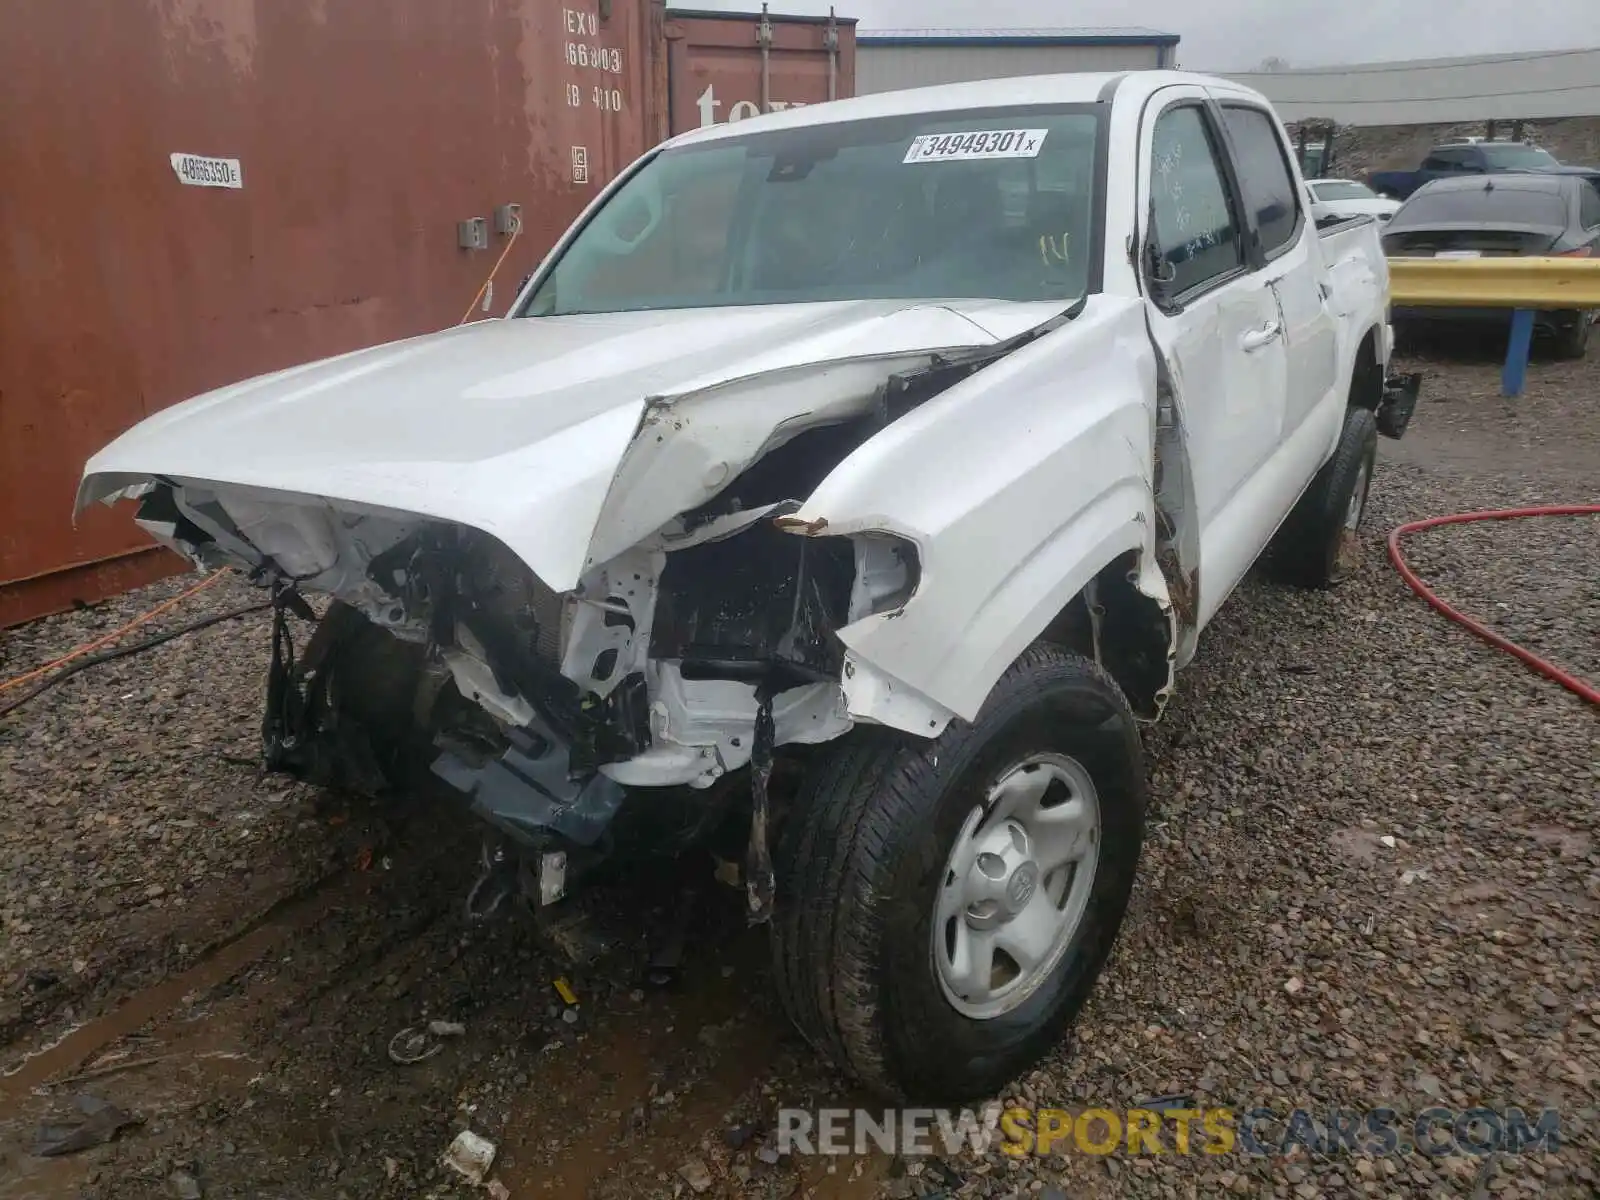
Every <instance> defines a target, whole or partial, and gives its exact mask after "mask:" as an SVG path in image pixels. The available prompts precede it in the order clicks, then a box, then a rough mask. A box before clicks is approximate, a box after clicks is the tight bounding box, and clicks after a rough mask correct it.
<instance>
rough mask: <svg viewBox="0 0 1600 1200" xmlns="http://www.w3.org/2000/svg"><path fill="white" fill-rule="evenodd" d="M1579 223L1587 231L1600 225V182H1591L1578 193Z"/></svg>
mask: <svg viewBox="0 0 1600 1200" xmlns="http://www.w3.org/2000/svg"><path fill="white" fill-rule="evenodd" d="M1578 221H1579V223H1580V224H1582V226H1583V227H1584V228H1585V229H1593V228H1595V227H1596V226H1597V225H1600V182H1596V181H1594V180H1590V181H1589V183H1588V185H1587V186H1585V187H1583V188H1581V189H1579V192H1578Z"/></svg>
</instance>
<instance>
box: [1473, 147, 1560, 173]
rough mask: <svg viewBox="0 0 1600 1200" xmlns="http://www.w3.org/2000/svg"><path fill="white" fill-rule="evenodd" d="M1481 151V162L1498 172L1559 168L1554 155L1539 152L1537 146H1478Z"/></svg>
mask: <svg viewBox="0 0 1600 1200" xmlns="http://www.w3.org/2000/svg"><path fill="white" fill-rule="evenodd" d="M1479 149H1481V150H1482V151H1483V161H1484V162H1485V163H1487V164H1488V165H1489V166H1491V167H1495V168H1497V169H1499V170H1502V171H1504V170H1511V169H1518V170H1520V169H1525V168H1529V167H1531V168H1534V169H1535V170H1537V169H1538V168H1540V167H1559V166H1560V165H1561V163H1560V162H1559V161H1557V159H1556V157H1555V155H1553V154H1551V153H1550V152H1549V151H1548V150H1541V149H1539V147H1537V146H1525V145H1523V144H1522V143H1520V142H1506V143H1502V144H1500V145H1494V146H1480V147H1479Z"/></svg>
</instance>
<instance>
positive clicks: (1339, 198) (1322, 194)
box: [1306, 179, 1400, 221]
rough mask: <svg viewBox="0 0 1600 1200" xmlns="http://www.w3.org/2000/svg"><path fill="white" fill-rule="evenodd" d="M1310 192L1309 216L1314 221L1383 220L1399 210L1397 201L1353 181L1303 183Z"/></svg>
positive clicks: (1336, 180) (1311, 181)
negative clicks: (1345, 219)
mask: <svg viewBox="0 0 1600 1200" xmlns="http://www.w3.org/2000/svg"><path fill="white" fill-rule="evenodd" d="M1306 190H1307V191H1308V192H1310V193H1311V215H1312V217H1313V218H1314V219H1315V220H1318V221H1324V220H1327V219H1329V218H1330V217H1331V218H1338V219H1343V218H1345V217H1376V218H1377V219H1378V220H1380V221H1387V220H1388V219H1389V218H1390V217H1392V216H1394V214H1395V213H1397V212H1399V211H1400V201H1398V200H1388V199H1385V198H1384V197H1382V196H1380V195H1378V193H1377V192H1375V191H1373V190H1372V189H1371V188H1369V187H1368V186H1367V185H1366V184H1364V183H1362V182H1360V181H1359V180H1355V179H1312V180H1309V181H1308V182H1307V183H1306Z"/></svg>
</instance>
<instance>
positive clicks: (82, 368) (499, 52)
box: [0, 0, 665, 624]
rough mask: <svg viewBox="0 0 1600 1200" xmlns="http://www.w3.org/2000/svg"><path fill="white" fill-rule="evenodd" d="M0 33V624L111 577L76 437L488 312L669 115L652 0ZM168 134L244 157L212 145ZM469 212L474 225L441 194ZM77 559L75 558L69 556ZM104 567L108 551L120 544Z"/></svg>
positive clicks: (121, 537)
mask: <svg viewBox="0 0 1600 1200" xmlns="http://www.w3.org/2000/svg"><path fill="white" fill-rule="evenodd" d="M25 11H26V14H27V15H26V17H25V18H24V17H22V16H18V15H14V16H13V18H12V19H11V20H9V21H8V22H7V27H6V35H5V37H4V39H0V111H3V112H4V113H5V118H4V121H3V122H0V179H3V180H4V181H5V182H4V185H3V186H0V270H3V271H4V279H5V287H4V289H3V292H0V624H8V623H12V622H15V621H16V620H19V619H24V618H26V617H29V616H33V615H37V614H38V613H40V612H44V611H51V610H54V609H59V608H61V607H64V606H65V605H66V604H68V603H70V602H71V601H72V600H74V599H81V600H88V599H94V598H98V597H99V596H103V595H105V594H108V592H110V591H112V590H115V589H116V587H117V586H119V585H122V584H126V583H127V582H129V580H130V579H131V577H132V574H138V573H139V571H141V570H142V571H144V573H146V574H149V573H150V571H151V570H153V569H158V567H159V566H160V565H161V564H157V563H156V560H155V559H154V558H153V556H152V557H151V558H150V559H148V560H147V565H146V566H144V567H140V568H138V569H137V570H133V571H132V574H130V572H129V570H128V569H125V570H124V571H123V573H122V575H121V577H117V576H116V575H115V573H114V572H111V571H109V570H108V569H106V568H104V567H100V566H96V565H94V564H96V563H98V562H103V561H104V560H107V559H109V558H115V557H118V556H121V557H123V558H124V559H126V558H127V556H129V555H130V554H140V553H142V552H144V551H145V550H146V548H147V547H148V541H147V540H146V539H145V538H144V536H143V535H142V534H141V533H140V532H139V531H138V530H137V529H136V528H135V527H134V526H133V524H132V522H131V521H130V520H129V519H128V514H127V513H126V512H125V511H121V512H115V513H113V512H107V511H105V510H103V509H99V508H97V509H96V511H94V512H92V513H89V514H86V515H85V517H84V520H83V522H82V525H81V527H80V528H78V529H76V530H74V529H73V528H71V524H70V518H71V506H72V500H73V494H74V489H75V487H76V484H77V479H78V473H79V471H80V469H81V467H82V465H83V462H84V460H85V458H86V457H87V456H88V455H89V454H91V453H92V452H93V451H95V450H96V449H98V448H99V447H100V446H101V445H103V444H104V443H105V442H107V441H109V440H110V439H111V438H112V437H114V436H115V435H117V434H118V433H120V432H121V431H123V430H124V429H126V428H127V427H128V426H130V425H132V424H134V423H135V422H136V421H138V420H139V419H140V418H142V417H144V416H146V415H148V414H150V413H152V412H155V411H156V410H158V409H160V408H162V407H164V406H165V405H168V404H171V403H173V402H175V401H177V400H180V399H183V398H185V397H187V396H191V395H194V394H195V393H197V392H202V391H205V390H207V389H210V388H214V387H217V386H220V385H222V384H226V383H229V382H232V381H235V380H238V379H242V378H244V377H247V376H249V375H253V374H256V373H259V372H263V371H268V370H273V369H276V368H280V367H286V366H290V365H292V364H295V363H298V362H303V361H305V360H308V359H312V358H317V357H321V356H324V355H329V354H334V353H338V352H342V351H346V350H351V349H355V348H358V347H361V346H365V345H370V344H372V343H376V342H381V341H386V340H389V339H393V338H397V337H403V336H407V335H411V334H416V333H421V332H424V331H427V330H431V329H436V328H439V327H441V326H444V325H448V324H451V323H453V322H455V321H456V320H458V319H459V318H460V317H461V314H462V310H463V309H464V308H465V307H466V306H467V303H468V301H470V300H471V298H472V295H473V292H474V291H475V290H476V289H477V288H478V286H479V284H480V283H481V282H482V281H483V279H484V277H485V275H486V274H487V273H488V271H489V269H490V267H491V265H492V264H493V263H494V261H495V259H496V258H497V257H498V256H499V254H500V252H501V250H502V249H503V248H504V246H505V240H504V239H505V235H503V234H497V233H496V232H495V230H494V226H493V221H492V214H493V211H494V209H495V207H496V206H497V205H503V204H520V205H521V206H522V219H523V223H524V224H523V231H522V234H521V236H520V237H519V239H518V242H517V244H516V245H515V247H514V248H513V250H512V253H511V254H510V255H509V257H508V258H507V261H506V263H505V265H504V266H503V267H502V268H501V272H500V275H499V277H498V279H497V282H496V288H495V294H494V311H503V310H504V306H505V303H506V302H507V300H508V299H509V298H510V296H511V294H512V292H513V290H514V289H515V286H516V284H517V281H518V280H519V279H520V278H521V277H522V275H523V274H524V273H526V272H527V271H528V270H529V269H531V267H532V266H533V264H534V263H535V262H536V261H537V260H538V258H539V256H540V255H541V254H542V253H543V252H544V251H545V250H546V249H547V248H548V246H549V245H550V243H551V242H552V241H553V240H554V238H555V237H556V236H557V235H558V234H559V233H560V231H561V230H562V229H564V228H565V227H566V225H567V224H568V223H569V222H570V221H571V219H572V218H573V217H574V216H575V215H576V214H577V213H578V211H579V210H580V209H581V208H582V207H583V205H584V204H585V203H587V202H588V200H589V199H590V198H591V197H592V196H593V195H594V193H595V192H596V190H597V189H598V188H599V187H600V186H601V185H602V184H603V183H604V182H605V181H607V180H608V179H609V178H610V177H611V176H612V175H613V174H614V173H615V172H616V171H617V170H618V169H620V168H621V167H622V166H624V165H625V164H626V163H628V162H629V161H630V160H632V159H633V158H634V157H636V156H637V155H638V154H640V153H642V152H643V150H644V149H645V148H646V147H647V146H648V145H650V144H652V143H653V142H654V141H656V140H657V139H658V137H659V135H660V134H661V132H663V131H664V126H665V122H664V117H665V95H664V85H665V69H664V64H663V63H660V62H658V61H653V60H655V59H659V58H660V57H661V55H660V46H661V42H660V40H659V39H660V36H661V10H660V7H659V5H658V4H655V3H651V0H566V2H565V3H562V2H560V0H450V2H449V3H439V2H438V0H384V2H383V3H366V2H362V3H338V2H336V0H149V2H135V0H120V2H118V3H105V2H104V0H54V3H51V4H33V5H28V6H26V10H25ZM190 156H208V157H210V158H212V159H220V160H237V165H236V166H235V165H234V164H232V163H229V162H223V163H220V164H219V163H207V162H203V161H196V159H195V158H193V157H190ZM473 217H484V218H486V219H488V237H487V242H488V244H487V245H486V246H485V247H483V248H481V249H462V248H460V247H458V244H457V237H458V230H457V223H458V222H460V221H464V220H467V219H469V218H473ZM85 564H86V565H85ZM124 566H125V568H126V563H125V564H124Z"/></svg>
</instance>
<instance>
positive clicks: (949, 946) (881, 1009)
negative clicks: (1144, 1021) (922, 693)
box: [773, 644, 1145, 1103]
mask: <svg viewBox="0 0 1600 1200" xmlns="http://www.w3.org/2000/svg"><path fill="white" fill-rule="evenodd" d="M1144 806H1145V782H1144V764H1143V757H1142V752H1141V749H1140V744H1139V736H1138V731H1137V729H1136V727H1135V725H1134V719H1133V715H1132V713H1131V712H1130V711H1129V709H1128V704H1127V701H1126V700H1125V699H1124V698H1123V695H1122V692H1121V691H1120V689H1118V687H1117V685H1116V684H1115V683H1114V682H1113V681H1112V680H1111V679H1110V677H1109V676H1107V675H1106V673H1105V672H1104V671H1103V670H1101V669H1100V668H1099V667H1098V666H1096V665H1095V664H1094V663H1093V662H1090V661H1089V660H1087V659H1085V658H1083V657H1081V656H1079V655H1076V654H1073V653H1070V652H1068V651H1066V650H1063V649H1060V648H1057V647H1054V646H1049V645H1043V644H1040V645H1036V646H1034V647H1033V648H1031V649H1029V650H1028V651H1027V652H1026V653H1025V654H1024V655H1023V656H1022V657H1021V658H1020V659H1019V660H1018V661H1017V663H1016V664H1015V665H1013V666H1012V668H1011V669H1010V670H1009V671H1008V672H1007V673H1006V675H1005V676H1004V677H1003V678H1002V679H1001V681H1000V682H999V683H998V684H997V685H996V686H995V690H994V692H993V693H992V694H991V695H990V697H989V699H988V701H987V702H986V703H985V705H984V707H983V710H982V711H981V712H980V713H979V714H978V717H977V719H976V720H975V721H974V722H972V723H971V724H967V723H965V722H959V721H958V722H952V724H951V725H950V727H949V728H948V729H946V731H945V732H944V733H943V734H942V735H941V736H940V737H938V738H936V739H934V740H932V741H921V740H916V739H912V738H910V737H906V736H903V735H899V734H894V733H890V732H888V731H885V730H863V731H860V732H859V733H858V734H855V735H852V736H851V737H850V738H848V739H846V740H845V741H843V742H841V743H840V744H839V748H838V750H837V751H836V753H834V754H833V755H832V756H831V757H830V758H829V759H828V760H827V761H826V763H825V764H824V765H822V766H821V767H820V768H819V769H818V770H817V771H816V773H815V774H814V775H813V777H812V778H811V779H810V780H808V782H807V785H806V787H805V789H804V791H803V794H802V796H801V797H800V802H799V804H798V806H797V809H796V812H795V814H794V817H793V819H791V821H790V822H789V824H788V828H787V829H786V830H785V834H784V838H783V840H782V842H781V844H780V846H779V854H778V862H777V868H778V884H779V891H778V910H777V913H776V917H775V920H774V923H773V954H774V964H775V976H776V979H777V984H778V989H779V991H780V993H781V995H782V999H783V1002H784V1006H785V1008H786V1009H787V1011H788V1013H789V1016H790V1018H791V1019H792V1020H793V1021H794V1023H795V1025H796V1026H797V1027H798V1028H799V1029H800V1031H801V1033H803V1034H804V1035H805V1036H806V1038H807V1039H808V1040H809V1041H810V1042H811V1044H812V1045H813V1046H814V1047H816V1048H817V1049H818V1050H819V1051H820V1052H822V1053H823V1054H824V1055H825V1056H827V1057H828V1058H829V1059H831V1060H832V1061H833V1062H834V1064H835V1065H837V1066H838V1067H840V1068H841V1069H843V1070H844V1071H846V1072H848V1073H849V1074H851V1075H853V1076H854V1077H855V1078H856V1079H858V1080H859V1081H860V1082H861V1083H863V1084H865V1085H866V1086H867V1087H869V1088H870V1089H872V1090H873V1091H875V1092H877V1093H879V1094H880V1095H883V1096H885V1097H888V1098H891V1099H895V1100H900V1101H910V1102H927V1103H950V1102H960V1101H964V1100H970V1099H974V1098H979V1097H986V1096H992V1095H994V1094H995V1093H996V1092H997V1091H998V1090H999V1089H1000V1088H1002V1087H1003V1086H1004V1085H1005V1084H1006V1083H1007V1082H1009V1081H1010V1080H1012V1079H1013V1078H1015V1077H1016V1076H1017V1075H1018V1074H1020V1073H1022V1072H1023V1071H1026V1070H1027V1069H1028V1068H1029V1067H1031V1066H1033V1065H1034V1064H1035V1063H1036V1062H1037V1061H1038V1060H1039V1059H1040V1058H1041V1057H1042V1056H1043V1055H1044V1054H1045V1053H1047V1052H1048V1051H1049V1050H1050V1049H1051V1047H1053V1046H1054V1045H1055V1044H1056V1042H1057V1041H1058V1040H1059V1038H1060V1036H1061V1033H1062V1032H1063V1030H1064V1029H1065V1027H1066V1026H1067V1024H1068V1023H1069V1022H1070V1021H1071V1020H1072V1018H1073V1016H1074V1015H1075V1014H1076V1013H1077V1011H1078V1010H1079V1008H1081V1007H1082V1005H1083V1003H1084V1001H1085V1000H1086V999H1087V997H1088V995H1089V992H1090V990H1091V988H1092V987H1093V985H1094V982H1095V979H1096V977H1097V976H1098V975H1099V973H1100V970H1101V968H1102V966H1103V965H1104V964H1105V961H1106V957H1107V955H1108V954H1109V953H1110V950H1111V946H1112V943H1113V941H1114V940H1115V938H1116V935H1117V930H1118V929H1119V927H1120V926H1121V923H1122V917H1123V913H1124V911H1125V910H1126V908H1127V904H1128V897H1129V894H1130V892H1131V890H1132V888H1133V879H1134V873H1135V869H1136V867H1137V864H1138V859H1139V848H1140V843H1141V840H1142V837H1143V826H1144Z"/></svg>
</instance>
